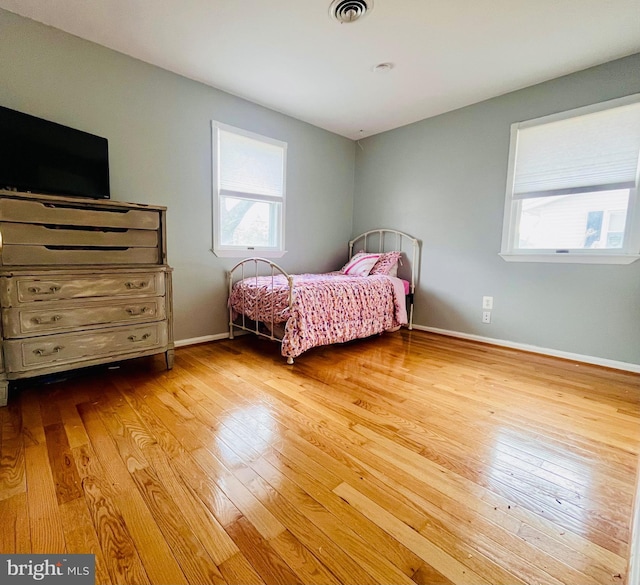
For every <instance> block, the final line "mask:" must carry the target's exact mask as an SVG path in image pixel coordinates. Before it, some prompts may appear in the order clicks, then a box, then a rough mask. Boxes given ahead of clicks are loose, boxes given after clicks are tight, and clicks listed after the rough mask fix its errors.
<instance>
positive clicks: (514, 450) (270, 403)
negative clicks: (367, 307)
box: [0, 330, 640, 585]
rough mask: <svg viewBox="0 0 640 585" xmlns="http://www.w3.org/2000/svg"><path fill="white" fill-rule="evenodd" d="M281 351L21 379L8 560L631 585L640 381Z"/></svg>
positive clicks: (221, 345) (433, 356)
mask: <svg viewBox="0 0 640 585" xmlns="http://www.w3.org/2000/svg"><path fill="white" fill-rule="evenodd" d="M274 350H276V347H275V346H274V345H272V344H269V343H268V342H264V341H261V340H259V339H256V338H253V337H244V338H241V339H236V340H234V341H221V342H216V343H211V344H206V345H201V346H193V347H188V348H182V349H179V350H178V351H177V353H176V366H175V368H174V369H173V370H171V371H166V370H165V369H164V364H163V363H161V361H160V360H159V359H157V358H153V357H151V358H146V359H141V360H134V361H130V362H125V363H123V364H122V365H121V367H120V369H119V370H109V371H106V370H103V371H100V372H95V373H89V372H85V373H83V374H82V375H80V374H79V375H78V376H76V377H73V378H71V379H68V380H66V381H61V382H58V383H55V384H49V385H46V386H43V385H38V383H37V380H25V381H23V382H22V383H21V385H20V386H21V387H20V388H19V390H18V391H17V392H16V395H15V396H13V400H12V401H11V403H10V405H9V406H8V407H7V408H4V409H0V429H2V434H1V435H0V447H1V453H2V460H1V461H2V465H1V466H0V515H1V517H2V520H3V530H2V531H1V532H2V534H0V545H1V546H2V552H5V553H11V552H34V553H46V552H66V553H78V552H93V553H95V554H96V566H97V576H98V577H97V582H98V583H128V584H137V583H174V584H178V583H214V584H220V585H223V584H225V583H229V584H232V583H250V584H254V583H255V584H260V583H265V584H272V583H274V584H278V583H282V584H295V583H304V584H307V583H308V584H318V585H324V584H340V583H345V584H354V583H358V584H365V585H366V584H376V583H389V584H399V583H406V584H408V585H410V584H412V583H415V584H418V585H421V584H430V585H434V584H435V585H451V584H459V585H462V584H464V585H468V584H483V585H487V584H491V585H500V584H502V585H513V584H520V585H531V584H541V585H543V584H544V585H606V584H611V585H623V584H624V583H626V571H627V559H628V557H629V538H630V520H631V516H632V508H633V500H634V494H635V490H636V485H635V484H636V473H637V466H638V451H639V448H640V376H639V375H637V374H631V373H625V372H619V371H614V370H607V369H604V368H599V367H596V366H589V365H585V364H577V363H573V362H569V361H563V360H559V359H554V358H549V357H544V356H538V355H534V354H526V353H521V352H518V351H515V350H509V349H502V348H497V347H490V346H486V345H482V344H478V343H473V342H468V341H462V340H456V339H450V338H443V337H439V336H436V335H432V334H428V333H424V332H416V331H407V330H402V331H400V332H398V333H395V334H390V335H383V336H379V337H375V338H371V339H368V340H360V341H357V342H353V343H349V344H345V345H343V346H331V347H324V348H316V349H313V350H310V351H309V352H307V353H306V354H305V355H304V358H303V359H300V360H299V361H298V362H297V363H296V364H295V365H294V366H293V367H286V366H284V365H283V364H282V362H281V361H280V358H279V356H278V355H277V350H276V351H274Z"/></svg>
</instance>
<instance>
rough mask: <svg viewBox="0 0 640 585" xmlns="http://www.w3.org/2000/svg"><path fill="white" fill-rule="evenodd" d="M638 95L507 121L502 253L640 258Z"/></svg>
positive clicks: (534, 257) (542, 258) (511, 257)
mask: <svg viewBox="0 0 640 585" xmlns="http://www.w3.org/2000/svg"><path fill="white" fill-rule="evenodd" d="M639 156H640V94H636V95H633V96H628V97H625V98H620V99H616V100H611V101H609V102H603V103H600V104H595V105H593V106H587V107H584V108H579V109H576V110H571V111H569V112H562V113H560V114H554V115H551V116H545V117H544V118H538V119H535V120H529V121H527V122H520V123H516V124H513V125H512V126H511V148H510V153H509V171H508V177H507V194H506V203H505V214H504V227H503V235H502V251H501V256H502V257H503V258H504V259H505V260H508V261H525V262H527V261H528V262H531V261H538V262H556V261H561V262H591V263H619V264H626V263H630V262H633V261H634V260H637V259H638V258H639V257H640V209H639V207H640V201H639V200H638V173H639V168H638V158H639Z"/></svg>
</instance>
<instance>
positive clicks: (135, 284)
mask: <svg viewBox="0 0 640 585" xmlns="http://www.w3.org/2000/svg"><path fill="white" fill-rule="evenodd" d="M124 285H125V286H126V287H127V288H128V289H129V290H132V289H141V288H146V287H147V286H149V283H148V282H144V281H141V282H131V281H129V282H125V283H124Z"/></svg>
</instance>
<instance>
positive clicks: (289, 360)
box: [287, 356, 293, 365]
mask: <svg viewBox="0 0 640 585" xmlns="http://www.w3.org/2000/svg"><path fill="white" fill-rule="evenodd" d="M287 364H288V365H292V364H293V358H292V357H291V356H289V357H288V358H287Z"/></svg>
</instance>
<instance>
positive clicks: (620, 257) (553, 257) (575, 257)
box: [499, 253, 640, 264]
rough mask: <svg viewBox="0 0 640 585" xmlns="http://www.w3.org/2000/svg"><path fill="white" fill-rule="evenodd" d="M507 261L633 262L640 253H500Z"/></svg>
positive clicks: (568, 262) (564, 262) (561, 262)
mask: <svg viewBox="0 0 640 585" xmlns="http://www.w3.org/2000/svg"><path fill="white" fill-rule="evenodd" d="M499 255H500V257H501V258H502V259H503V260H504V261H506V262H549V263H554V264H631V263H632V262H635V261H636V260H638V259H640V255H638V254H606V255H605V254H579V253H573V254H571V253H568V254H514V253H510V254H507V253H500V254H499Z"/></svg>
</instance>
